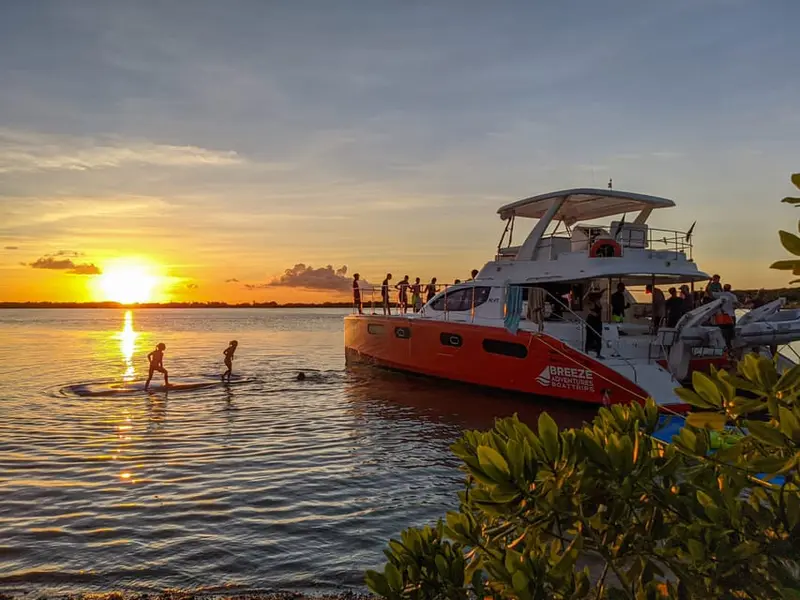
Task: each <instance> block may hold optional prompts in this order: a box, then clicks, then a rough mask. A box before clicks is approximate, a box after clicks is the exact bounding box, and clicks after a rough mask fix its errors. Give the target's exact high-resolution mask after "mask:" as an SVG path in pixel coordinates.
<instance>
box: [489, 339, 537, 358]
mask: <svg viewBox="0 0 800 600" xmlns="http://www.w3.org/2000/svg"><path fill="white" fill-rule="evenodd" d="M483 349H484V350H485V351H486V352H489V353H490V354H502V355H503V356H513V357H514V358H527V356H528V349H527V348H526V347H525V346H523V345H522V344H517V343H515V342H504V341H502V340H490V339H486V340H483Z"/></svg>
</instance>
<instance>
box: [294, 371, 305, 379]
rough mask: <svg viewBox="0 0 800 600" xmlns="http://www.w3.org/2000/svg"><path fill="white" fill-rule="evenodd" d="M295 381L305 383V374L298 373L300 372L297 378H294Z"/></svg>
mask: <svg viewBox="0 0 800 600" xmlns="http://www.w3.org/2000/svg"><path fill="white" fill-rule="evenodd" d="M296 379H297V381H305V380H306V374H305V373H303V372H302V371H300V372H299V373H298V374H297V378H296Z"/></svg>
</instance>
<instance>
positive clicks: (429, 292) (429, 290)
mask: <svg viewBox="0 0 800 600" xmlns="http://www.w3.org/2000/svg"><path fill="white" fill-rule="evenodd" d="M435 295H436V277H431V282H430V283H429V284H428V285H426V286H425V302H430V301H431V300H433V297H434V296H435Z"/></svg>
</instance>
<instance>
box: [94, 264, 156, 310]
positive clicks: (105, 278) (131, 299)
mask: <svg viewBox="0 0 800 600" xmlns="http://www.w3.org/2000/svg"><path fill="white" fill-rule="evenodd" d="M98 284H99V287H100V291H101V293H102V296H103V299H104V300H111V301H113V302H120V303H122V304H132V303H135V302H151V301H153V293H154V290H155V287H156V285H157V284H158V277H157V276H156V275H154V274H153V272H152V270H151V269H149V268H148V267H147V266H145V265H137V264H119V265H112V266H109V267H107V269H106V270H104V272H103V274H102V275H101V276H100V277H99V281H98Z"/></svg>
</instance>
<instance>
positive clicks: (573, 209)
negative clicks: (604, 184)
mask: <svg viewBox="0 0 800 600" xmlns="http://www.w3.org/2000/svg"><path fill="white" fill-rule="evenodd" d="M561 199H565V200H564V203H563V204H562V205H561V208H559V210H558V212H557V213H556V214H555V216H554V217H553V219H554V220H556V221H564V222H566V223H570V224H572V223H575V222H577V221H581V220H591V219H600V218H603V217H610V216H613V215H621V214H623V213H627V212H637V211H642V210H646V209H654V208H669V207H670V206H675V203H674V202H673V201H672V200H668V199H666V198H658V197H657V196H647V195H644V194H633V193H631V192H623V191H618V190H609V189H593V188H575V189H572V190H561V191H558V192H549V193H547V194H541V195H540V196H533V197H531V198H525V199H524V200H518V201H516V202H512V203H511V204H506V205H505V206H501V207H500V208H499V209H498V211H497V212H498V214H499V215H500V218H501V219H503V220H507V219H510V218H511V217H514V216H517V217H528V218H531V219H541V218H542V217H543V216H544V215H545V213H547V210H548V209H549V208H550V206H551V205H552V202H553V200H561Z"/></svg>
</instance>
